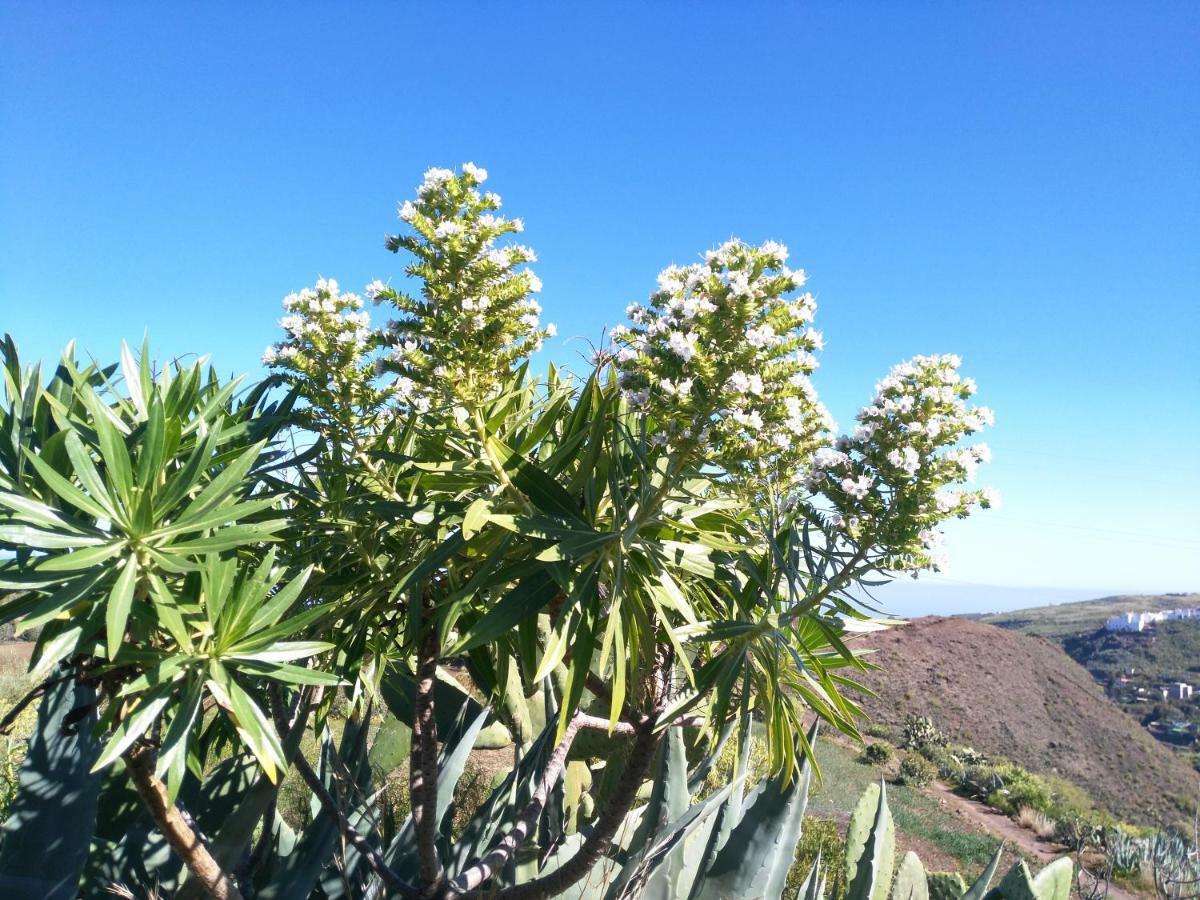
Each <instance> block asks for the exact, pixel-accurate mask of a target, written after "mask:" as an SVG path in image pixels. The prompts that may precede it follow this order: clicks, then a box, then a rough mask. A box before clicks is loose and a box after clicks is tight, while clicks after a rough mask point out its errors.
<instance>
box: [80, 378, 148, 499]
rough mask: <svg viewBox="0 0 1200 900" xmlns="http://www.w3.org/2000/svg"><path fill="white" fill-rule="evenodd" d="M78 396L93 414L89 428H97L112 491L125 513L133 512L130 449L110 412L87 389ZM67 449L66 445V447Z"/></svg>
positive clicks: (101, 454) (101, 452)
mask: <svg viewBox="0 0 1200 900" xmlns="http://www.w3.org/2000/svg"><path fill="white" fill-rule="evenodd" d="M79 396H80V397H81V399H82V400H83V402H84V405H86V406H87V408H88V411H89V412H90V413H91V414H92V423H91V424H92V426H93V427H94V428H95V429H96V439H97V441H98V442H99V444H100V456H101V458H103V460H104V465H105V467H106V468H107V469H108V477H109V479H110V480H111V482H112V487H113V491H114V492H115V493H116V496H117V498H118V499H119V500H120V501H121V505H122V506H123V507H124V508H125V510H126V511H127V512H129V513H131V514H132V512H133V467H132V466H131V464H130V462H129V450H128V448H127V447H126V446H125V436H124V435H123V434H122V433H121V432H120V431H119V430H118V428H117V425H116V424H115V421H119V420H118V419H116V418H115V416H114V415H113V413H112V410H110V409H109V408H108V406H106V405H105V404H104V401H102V400H101V399H100V397H99V396H98V395H97V394H96V392H95V391H94V390H92V388H90V387H86V386H85V387H84V388H83V389H82V390H81V391H80V392H79ZM68 446H69V445H68Z"/></svg>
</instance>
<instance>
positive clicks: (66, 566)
mask: <svg viewBox="0 0 1200 900" xmlns="http://www.w3.org/2000/svg"><path fill="white" fill-rule="evenodd" d="M124 549H125V542H124V541H121V540H115V541H112V542H110V543H108V544H105V545H104V546H101V547H88V548H86V549H84V550H75V551H74V552H72V553H60V554H57V555H55V556H51V557H49V558H47V559H44V560H41V561H39V562H38V565H37V569H36V570H35V574H36V575H39V576H41V575H45V574H48V573H52V572H53V573H58V572H79V571H82V570H83V569H91V568H94V567H95V566H98V565H100V563H102V562H105V561H107V560H110V559H112V558H113V557H114V556H116V555H117V554H118V553H120V552H121V551H122V550H124Z"/></svg>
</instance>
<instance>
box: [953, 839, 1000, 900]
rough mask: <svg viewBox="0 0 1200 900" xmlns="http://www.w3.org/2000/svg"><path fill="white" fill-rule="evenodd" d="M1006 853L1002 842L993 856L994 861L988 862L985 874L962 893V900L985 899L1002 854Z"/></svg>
mask: <svg viewBox="0 0 1200 900" xmlns="http://www.w3.org/2000/svg"><path fill="white" fill-rule="evenodd" d="M1002 853H1004V845H1003V844H1001V845H1000V846H999V847H997V848H996V855H995V856H993V857H992V861H991V862H989V863H988V864H987V868H986V869H984V870H983V874H982V875H980V876H979V878H978V879H976V881H975V883H974V884H973V885H971V886H970V887H969V888H967V892H966V893H965V894H963V895H962V898H961V900H983V897H984V895H985V894H987V889H988V885H989V884H991V883H992V879H993V878H994V877H995V875H996V869H998V868H999V867H1000V856H1001V854H1002Z"/></svg>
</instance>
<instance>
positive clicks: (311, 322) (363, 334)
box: [262, 278, 395, 437]
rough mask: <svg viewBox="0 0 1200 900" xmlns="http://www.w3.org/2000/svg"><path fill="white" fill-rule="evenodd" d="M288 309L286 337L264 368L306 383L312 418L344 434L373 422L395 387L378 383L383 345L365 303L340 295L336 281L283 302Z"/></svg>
mask: <svg viewBox="0 0 1200 900" xmlns="http://www.w3.org/2000/svg"><path fill="white" fill-rule="evenodd" d="M283 309H284V313H285V315H284V316H283V318H282V319H280V320H279V324H280V326H281V327H282V328H283V330H284V338H283V340H281V341H279V342H278V343H275V344H272V345H271V346H269V347H267V349H266V350H265V351H264V352H263V356H262V362H263V365H265V366H269V367H270V368H272V369H274V370H275V371H276V372H278V373H280V374H282V375H284V377H286V378H287V379H288V380H289V381H290V382H292V383H293V384H295V383H300V382H303V383H305V384H306V389H305V396H307V397H308V398H309V400H310V407H309V414H310V415H312V416H316V417H321V418H323V419H325V420H326V422H327V423H329V424H336V423H341V424H340V426H339V427H340V428H341V429H342V431H343V432H345V431H346V430H348V429H352V427H353V426H352V425H351V423H352V422H356V421H357V422H359V423H362V422H369V421H370V420H371V419H372V418H373V415H374V414H375V413H376V412H378V411H379V410H380V408H381V407H382V406H383V404H384V402H385V401H386V400H387V399H388V397H389V395H390V393H391V392H392V391H394V390H395V386H391V387H389V388H384V389H381V388H379V387H377V386H376V385H375V383H374V379H375V370H374V363H373V361H372V359H371V356H372V354H373V353H374V352H375V350H376V349H377V348H378V346H379V342H378V338H377V337H376V335H375V332H374V331H372V329H371V322H370V314H369V313H367V312H366V310H364V309H363V300H362V298H361V297H359V296H358V295H357V294H352V293H349V292H343V291H341V290H339V288H338V283H337V282H336V281H334V280H333V279H332V278H329V279H326V278H319V279H317V283H316V285H315V286H314V287H311V288H304V289H303V290H301V291H299V292H297V293H293V294H288V295H287V296H286V297H284V298H283ZM343 437H348V435H347V434H343Z"/></svg>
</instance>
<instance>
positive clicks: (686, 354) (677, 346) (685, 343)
mask: <svg viewBox="0 0 1200 900" xmlns="http://www.w3.org/2000/svg"><path fill="white" fill-rule="evenodd" d="M667 346H668V347H669V348H670V349H671V352H672V353H674V354H675V355H676V356H678V357H679V358H680V359H682V360H683V361H684V362H690V361H691V359H692V357H693V356H695V355H696V335H694V334H691V333H688V334H684V333H683V332H682V331H672V332H671V334H670V336H669V337H668V338H667Z"/></svg>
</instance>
